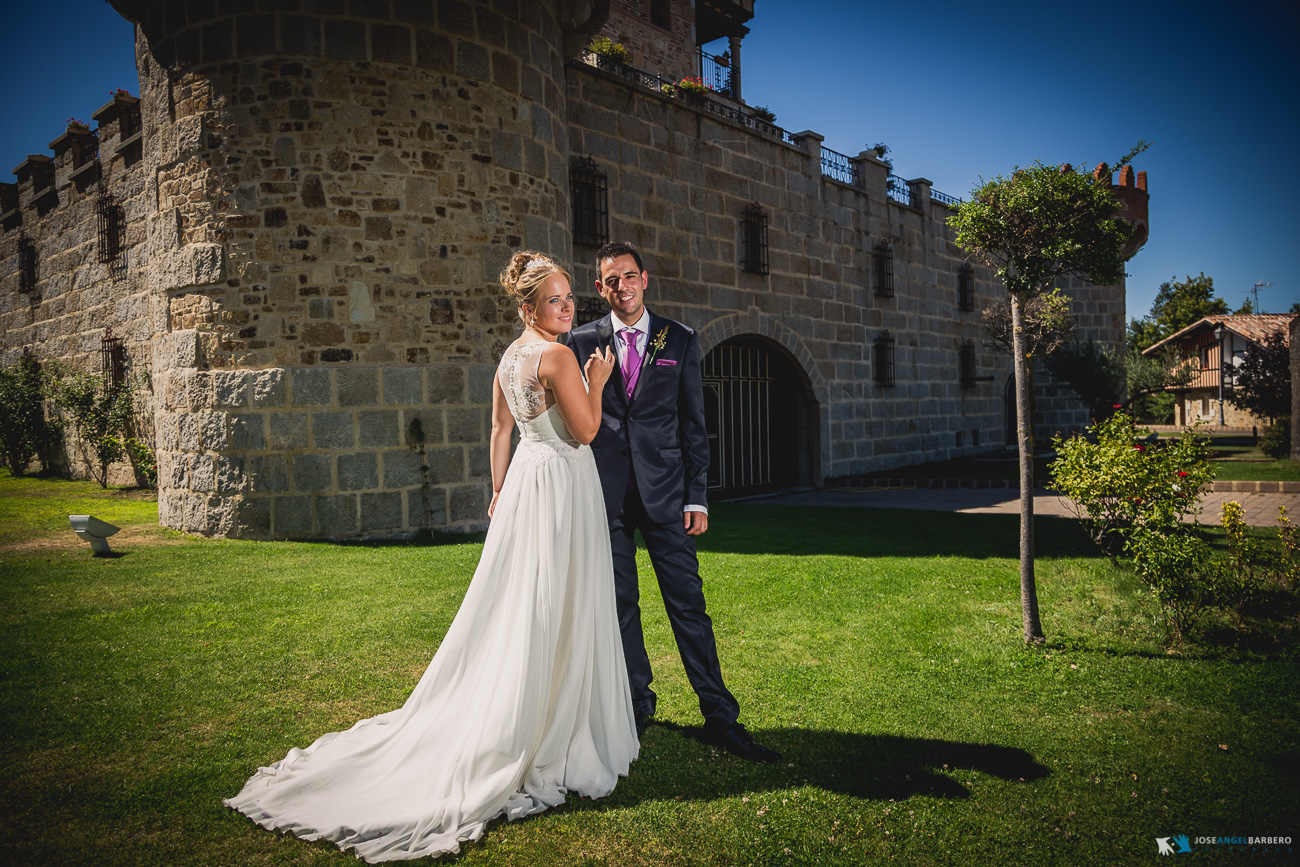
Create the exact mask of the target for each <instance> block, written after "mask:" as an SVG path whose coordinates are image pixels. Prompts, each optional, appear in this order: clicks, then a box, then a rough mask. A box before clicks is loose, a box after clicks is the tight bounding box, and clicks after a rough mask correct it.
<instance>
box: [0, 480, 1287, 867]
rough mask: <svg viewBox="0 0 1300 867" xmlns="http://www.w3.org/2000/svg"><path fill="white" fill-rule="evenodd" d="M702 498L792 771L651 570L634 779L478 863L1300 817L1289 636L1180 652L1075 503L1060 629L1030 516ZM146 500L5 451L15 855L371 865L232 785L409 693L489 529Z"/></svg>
mask: <svg viewBox="0 0 1300 867" xmlns="http://www.w3.org/2000/svg"><path fill="white" fill-rule="evenodd" d="M68 512H90V513H92V514H96V515H99V516H100V517H104V518H106V519H108V520H113V521H114V522H115V523H119V524H120V525H122V526H123V527H124V530H123V533H122V534H119V536H118V537H115V540H114V542H115V547H117V548H118V549H119V550H120V552H121V556H119V557H117V558H114V559H95V558H92V557H90V556H89V551H88V546H86V545H85V544H84V543H82V542H80V541H79V540H77V539H76V538H75V537H74V536H73V534H72V533H71V531H70V530H69V529H68V528H67V525H66V515H67V514H68ZM711 517H712V520H711V522H710V527H711V529H710V531H709V533H708V535H706V536H705V537H703V543H702V545H701V555H700V559H701V563H702V568H703V573H704V576H705V581H706V590H707V593H708V596H709V601H710V607H711V612H712V615H713V617H714V623H715V627H716V631H717V636H718V643H719V649H720V654H721V657H722V661H723V668H724V671H725V673H726V675H727V678H728V684H729V686H730V687H731V689H732V690H733V691H734V692H735V693H736V694H737V696H738V697H739V698H740V701H741V704H742V708H743V717H742V718H743V719H744V721H745V722H747V723H748V724H749V726H750V728H751V729H752V730H753V731H754V732H755V733H756V735H757V736H758V737H759V738H760V739H761V740H762V741H763V742H765V743H768V744H770V745H772V746H773V747H775V748H777V749H780V750H781V751H782V752H783V753H785V756H786V762H787V764H786V765H783V766H779V767H771V766H755V765H751V764H748V763H746V762H743V761H740V760H738V759H735V758H732V757H729V756H725V755H718V754H716V753H715V752H714V751H712V750H711V749H709V748H708V747H706V746H704V745H702V744H701V743H700V742H699V741H698V740H697V737H696V736H697V735H698V732H699V729H698V726H699V724H700V719H699V714H698V709H697V707H696V704H695V699H694V696H693V694H692V693H691V691H690V688H689V686H688V685H687V683H686V681H685V677H684V675H683V673H682V671H681V666H680V662H678V661H677V660H676V652H675V650H674V648H673V644H672V638H671V634H670V632H669V629H668V625H667V622H666V619H665V617H664V616H663V613H662V607H661V606H660V605H659V604H658V601H657V593H656V589H655V585H654V582H653V580H647V581H646V582H645V583H644V585H643V596H644V597H645V599H644V601H645V606H644V607H645V610H646V612H647V618H648V620H647V624H646V627H647V643H648V646H649V649H650V653H651V657H652V659H653V660H654V663H655V671H656V675H657V680H656V686H657V688H658V691H659V694H660V706H659V711H660V718H661V720H663V723H662V724H660V725H656V726H654V727H652V728H651V729H650V730H649V731H648V732H647V734H646V737H645V739H644V742H643V748H642V754H641V757H640V759H639V760H638V761H637V762H636V763H635V764H634V765H633V767H632V771H631V775H630V776H629V777H628V778H627V779H625V780H623V781H621V782H620V784H619V786H618V788H617V789H616V790H615V792H614V793H613V795H611V796H610V797H609V798H606V799H604V800H601V801H594V802H593V801H580V800H578V799H576V798H571V799H570V800H569V802H568V804H567V805H565V806H564V807H563V808H560V809H556V810H553V811H550V812H548V813H544V814H542V815H540V816H537V817H534V818H532V819H528V820H526V821H523V822H517V823H506V822H496V823H494V824H493V825H492V826H491V827H490V828H489V831H488V833H487V835H486V837H485V838H484V842H482V843H480V844H476V845H473V846H468V847H465V848H464V851H463V853H462V854H461V855H460V856H459V858H458V859H457V863H463V864H467V865H470V864H473V865H477V864H490V865H534V864H564V865H596V864H610V865H659V864H681V865H688V864H689V865H693V864H702V865H732V864H746V865H748V864H753V865H785V864H843V865H858V864H864V863H879V862H885V861H892V862H897V863H899V864H905V865H932V864H962V865H965V864H973V863H987V864H999V865H1001V864H1034V865H1040V864H1053V865H1054V864H1086V865H1092V864H1098V865H1102V864H1105V865H1109V864H1138V863H1143V864H1145V863H1150V862H1151V861H1152V860H1153V858H1154V857H1155V855H1156V844H1155V837H1157V836H1161V837H1166V836H1172V835H1176V834H1188V835H1190V836H1192V837H1196V836H1224V835H1273V834H1283V835H1286V834H1289V835H1291V836H1292V837H1294V836H1295V832H1296V830H1297V828H1300V825H1297V819H1298V818H1300V773H1298V772H1300V697H1298V696H1300V691H1298V690H1297V687H1298V686H1300V679H1298V677H1297V675H1298V674H1300V665H1298V658H1297V656H1296V655H1295V654H1294V652H1285V653H1277V654H1273V655H1271V656H1263V655H1256V654H1251V653H1249V652H1218V651H1210V650H1204V649H1195V648H1190V649H1188V650H1187V651H1185V652H1184V653H1183V654H1181V655H1170V654H1168V653H1166V652H1165V651H1163V650H1162V649H1161V644H1160V638H1161V633H1160V629H1159V626H1158V623H1157V622H1156V610H1155V608H1154V607H1153V604H1152V602H1151V600H1150V599H1149V598H1148V597H1145V596H1143V595H1141V594H1140V593H1139V588H1138V587H1137V585H1136V584H1135V582H1134V581H1133V579H1132V577H1131V576H1130V575H1129V574H1128V573H1126V572H1123V571H1120V570H1117V569H1116V568H1114V567H1112V566H1111V565H1110V564H1109V563H1108V562H1107V561H1106V560H1105V559H1104V558H1102V557H1099V556H1098V555H1097V554H1096V553H1095V551H1094V550H1093V549H1092V548H1091V547H1090V546H1089V544H1088V543H1087V541H1086V540H1085V539H1084V537H1083V535H1082V533H1081V532H1079V530H1078V528H1077V526H1076V525H1075V524H1074V523H1073V522H1070V521H1060V520H1050V519H1045V520H1041V521H1040V522H1039V524H1038V528H1039V532H1038V575H1039V590H1040V597H1041V601H1042V605H1043V611H1044V621H1045V627H1046V630H1047V634H1048V638H1049V644H1048V645H1047V646H1046V647H1042V648H1027V647H1025V646H1024V645H1023V644H1022V643H1021V641H1020V617H1019V608H1018V604H1017V586H1018V585H1017V570H1016V564H1015V559H1014V558H1015V551H1016V529H1015V528H1016V524H1015V519H1014V518H1006V517H1003V516H984V515H958V514H947V513H920V512H907V513H904V512H890V511H881V510H867V509H861V510H852V509H812V508H787V507H776V506H761V505H727V504H720V505H718V506H716V507H715V509H714V511H713V514H712V516H711ZM155 520H156V517H155V513H154V511H153V505H152V504H151V503H149V502H148V501H147V500H146V499H143V498H141V497H140V496H139V495H137V494H134V493H130V492H109V493H107V494H101V493H100V492H99V491H98V489H97V488H95V487H93V486H92V485H89V484H85V483H77V482H53V481H44V480H13V479H10V478H8V477H7V476H4V475H2V474H0V572H3V581H0V605H2V606H3V615H2V616H3V621H2V623H0V628H2V629H3V631H2V632H0V635H3V639H2V641H0V673H2V674H0V696H3V701H2V703H0V714H2V715H0V738H2V739H3V741H2V742H3V751H2V753H0V769H2V773H0V804H2V805H3V811H2V812H0V815H2V816H3V818H4V821H3V822H2V823H0V861H3V862H4V863H7V864H58V865H66V864H97V865H98V864H142V865H144V864H148V865H154V864H194V865H209V864H240V865H242V864H285V865H298V864H339V865H343V864H353V863H356V862H355V861H354V859H353V858H352V857H351V856H348V855H344V854H341V853H339V852H338V851H337V850H336V849H334V848H333V847H332V846H329V845H328V844H323V843H316V844H308V843H304V842H302V841H298V840H295V839H292V838H284V837H280V836H277V835H274V834H271V833H268V832H265V831H262V830H260V829H257V828H256V827H255V826H253V824H252V823H251V822H249V821H248V820H247V819H244V818H243V817H241V816H238V815H236V814H234V813H232V812H230V811H228V810H226V809H225V808H223V807H222V806H221V798H222V797H228V796H230V795H232V794H234V793H235V792H237V791H238V790H239V788H240V786H241V785H242V784H243V781H244V779H245V778H246V777H247V776H248V775H249V774H250V773H252V771H253V769H254V768H255V767H256V766H258V765H259V764H266V763H268V762H270V761H273V760H275V759H278V758H280V757H282V756H283V755H284V753H285V752H287V750H288V749H289V748H290V747H292V746H295V745H297V746H302V745H305V744H307V743H308V742H310V741H311V740H313V739H314V738H316V737H317V736H318V735H320V734H321V733H323V732H325V731H330V730H338V729H340V728H345V727H347V726H350V725H351V724H352V723H353V722H354V721H356V720H357V719H359V718H361V717H363V716H368V715H372V714H374V713H378V712H382V711H386V710H390V709H392V708H395V707H397V706H398V705H399V704H400V703H401V702H402V701H403V700H404V699H405V697H406V695H407V693H408V691H409V690H410V689H411V688H412V686H413V685H414V683H415V681H416V679H417V678H418V677H419V674H420V673H421V672H422V671H423V669H424V667H425V666H426V665H427V663H428V660H429V657H430V655H431V653H432V652H433V651H434V650H435V649H436V646H437V643H438V641H439V639H440V637H441V636H442V635H443V633H444V632H445V630H446V628H447V626H448V624H449V623H450V620H451V617H452V615H453V614H454V613H455V610H456V608H457V606H458V604H459V600H460V598H461V596H462V594H463V593H464V590H465V587H466V585H467V582H468V579H469V577H470V574H471V572H472V569H473V567H474V564H475V562H476V561H477V557H478V553H479V550H480V545H479V544H478V543H476V542H474V541H465V542H460V543H457V544H441V545H432V546H389V547H368V546H336V545H325V544H304V543H259V542H236V541H213V540H201V539H193V538H188V537H181V536H178V535H177V534H173V533H169V532H166V531H162V530H159V529H157V528H156V526H154V525H153V524H152V523H151V522H153V521H155ZM61 522H62V523H61ZM119 540H120V541H119ZM642 561H643V562H642V565H643V566H647V564H646V563H645V558H644V552H642ZM646 571H647V572H648V568H647V570H646ZM1220 848H1222V847H1220ZM1200 851H1201V852H1202V853H1203V852H1204V849H1200ZM1293 857H1294V855H1293V853H1289V852H1279V851H1278V850H1277V849H1276V848H1275V849H1273V850H1271V851H1264V850H1262V849H1256V850H1255V851H1253V852H1251V851H1246V852H1242V853H1234V854H1233V855H1232V857H1231V860H1232V863H1234V864H1238V863H1240V864H1263V863H1279V864H1280V863H1289V862H1290V861H1291V859H1292V858H1293Z"/></svg>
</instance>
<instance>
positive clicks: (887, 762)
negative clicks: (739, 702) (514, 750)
mask: <svg viewBox="0 0 1300 867" xmlns="http://www.w3.org/2000/svg"><path fill="white" fill-rule="evenodd" d="M754 736H755V739H756V740H758V742H759V743H762V744H764V745H766V746H769V747H771V748H773V749H776V750H779V751H780V752H781V753H782V755H783V761H782V763H781V764H778V765H763V764H755V763H752V762H747V761H745V760H743V759H739V758H736V757H734V756H729V755H725V754H721V753H719V752H718V751H717V750H716V749H715V748H713V747H712V746H710V745H708V744H707V743H706V742H705V741H704V739H703V737H704V729H703V728H702V727H688V726H680V725H676V724H674V723H655V724H654V725H653V726H651V727H650V729H648V730H647V732H646V735H645V737H644V738H643V739H642V752H641V756H642V757H641V758H640V759H639V760H638V761H637V762H636V763H635V764H634V765H633V766H632V771H631V773H630V774H629V776H628V779H627V780H626V781H623V782H620V783H619V786H618V788H617V789H615V792H614V795H613V799H612V800H613V801H614V803H611V805H610V806H618V802H622V803H623V805H626V804H627V803H628V802H632V803H635V802H640V801H646V800H674V799H689V800H708V799H712V798H721V797H729V796H732V795H739V794H751V795H752V794H754V793H755V792H763V791H778V790H784V789H791V788H796V789H797V788H799V787H802V786H816V787H817V788H820V789H824V790H825V791H828V792H837V793H840V794H844V795H849V796H851V797H855V798H868V799H872V800H881V801H887V800H890V799H894V800H902V799H904V798H908V797H911V796H913V795H922V796H926V797H932V798H966V797H969V796H970V794H971V793H970V790H969V789H967V788H966V786H965V785H963V784H962V783H961V781H960V780H958V779H957V778H956V775H957V774H958V772H970V771H976V772H979V773H982V774H987V775H989V776H994V777H998V778H1000V779H1002V780H1007V781H1012V782H1014V781H1019V782H1026V783H1028V782H1033V781H1034V780H1038V779H1041V778H1043V777H1046V776H1047V775H1048V774H1049V773H1050V771H1049V770H1048V769H1047V768H1046V767H1045V766H1043V765H1041V764H1039V763H1038V762H1037V761H1036V760H1035V759H1034V757H1033V756H1032V755H1030V754H1029V753H1027V752H1025V751H1024V750H1021V749H1017V748H1015V747H1005V746H999V745H997V744H974V743H963V742H960V741H944V740H932V739H929V738H909V737H900V736H897V735H871V734H857V733H853V732H837V731H819V730H815V729H803V728H782V729H767V730H764V731H755V732H754ZM701 759H703V760H704V762H705V764H701V762H700V760H701ZM791 765H793V767H791Z"/></svg>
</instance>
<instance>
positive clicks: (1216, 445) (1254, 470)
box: [1210, 438, 1300, 482]
mask: <svg viewBox="0 0 1300 867" xmlns="http://www.w3.org/2000/svg"><path fill="white" fill-rule="evenodd" d="M1210 449H1211V455H1210V460H1211V461H1212V462H1213V463H1214V466H1215V469H1217V470H1218V475H1217V476H1215V478H1218V479H1223V480H1224V481H1243V482H1295V481H1300V463H1296V462H1295V461H1289V460H1277V459H1275V458H1270V457H1268V456H1267V455H1265V454H1264V453H1263V452H1262V451H1260V450H1259V447H1258V446H1254V445H1250V444H1249V441H1248V440H1244V439H1242V438H1232V439H1226V440H1222V441H1220V440H1218V439H1214V440H1211V444H1210Z"/></svg>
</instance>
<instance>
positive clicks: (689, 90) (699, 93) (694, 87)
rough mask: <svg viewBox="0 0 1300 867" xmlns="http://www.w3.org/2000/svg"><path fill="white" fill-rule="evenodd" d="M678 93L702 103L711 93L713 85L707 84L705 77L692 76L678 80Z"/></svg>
mask: <svg viewBox="0 0 1300 867" xmlns="http://www.w3.org/2000/svg"><path fill="white" fill-rule="evenodd" d="M676 88H677V95H678V96H683V97H685V98H686V99H688V100H690V101H691V102H693V103H695V104H697V105H700V104H703V102H704V99H705V97H706V96H708V94H709V93H711V92H712V91H713V87H712V86H711V85H708V84H705V83H704V79H702V78H700V77H699V76H690V77H687V78H683V79H682V80H681V81H679V82H677V85H676Z"/></svg>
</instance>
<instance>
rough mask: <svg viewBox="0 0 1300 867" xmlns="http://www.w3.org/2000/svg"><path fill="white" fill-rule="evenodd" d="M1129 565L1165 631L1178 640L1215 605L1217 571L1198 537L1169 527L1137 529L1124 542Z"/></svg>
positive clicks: (1210, 556) (1218, 572)
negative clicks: (1156, 608)
mask: <svg viewBox="0 0 1300 867" xmlns="http://www.w3.org/2000/svg"><path fill="white" fill-rule="evenodd" d="M1127 548H1128V551H1129V553H1131V554H1132V555H1133V566H1134V569H1135V570H1136V571H1137V574H1138V577H1139V578H1141V579H1142V583H1144V584H1146V586H1147V587H1148V588H1149V589H1150V590H1151V593H1152V594H1153V595H1154V596H1155V597H1156V600H1157V601H1159V603H1160V608H1161V610H1162V611H1163V612H1164V615H1165V626H1166V628H1167V629H1168V630H1169V631H1170V632H1171V633H1173V634H1174V635H1176V636H1177V637H1179V638H1181V637H1182V636H1184V635H1186V633H1187V631H1188V630H1189V629H1190V628H1191V626H1192V625H1193V624H1194V623H1195V622H1196V621H1197V620H1199V619H1200V617H1201V615H1202V614H1203V613H1204V612H1205V609H1206V608H1209V607H1211V606H1213V605H1215V604H1216V602H1217V599H1218V594H1217V593H1216V585H1217V583H1218V579H1219V578H1220V574H1221V570H1220V569H1218V568H1217V567H1216V566H1215V565H1214V562H1213V557H1212V552H1211V549H1210V546H1209V545H1208V544H1207V543H1206V542H1205V541H1204V540H1202V539H1201V538H1200V537H1199V536H1197V535H1195V534H1193V533H1188V532H1184V531H1182V530H1174V531H1172V532H1171V531H1170V530H1169V528H1150V529H1145V528H1144V529H1141V530H1138V531H1136V532H1134V533H1133V534H1132V535H1131V536H1130V538H1129V539H1128V545H1127Z"/></svg>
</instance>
